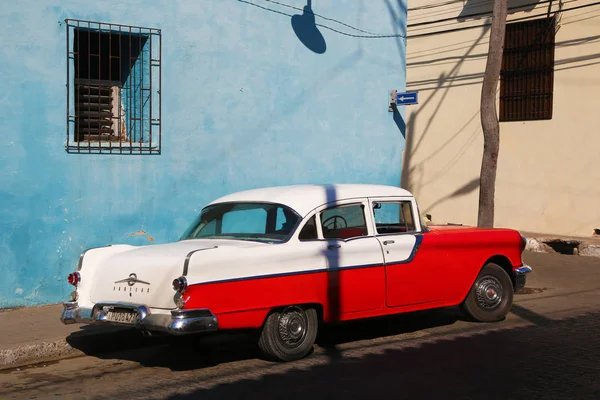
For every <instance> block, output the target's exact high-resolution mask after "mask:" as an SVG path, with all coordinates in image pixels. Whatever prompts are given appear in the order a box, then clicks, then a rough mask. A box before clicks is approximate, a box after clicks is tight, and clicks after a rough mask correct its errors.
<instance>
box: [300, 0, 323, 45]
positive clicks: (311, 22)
mask: <svg viewBox="0 0 600 400" xmlns="http://www.w3.org/2000/svg"><path fill="white" fill-rule="evenodd" d="M292 29H294V33H295V34H296V36H297V37H298V40H300V41H301V42H302V44H303V45H304V46H306V48H307V49H309V50H311V51H313V52H315V53H317V54H323V53H325V50H327V44H326V43H325V38H324V37H323V35H322V34H321V32H320V31H319V29H318V28H317V25H316V23H315V13H314V12H313V10H312V0H307V1H306V6H305V7H304V10H303V12H302V15H299V14H296V15H294V16H292Z"/></svg>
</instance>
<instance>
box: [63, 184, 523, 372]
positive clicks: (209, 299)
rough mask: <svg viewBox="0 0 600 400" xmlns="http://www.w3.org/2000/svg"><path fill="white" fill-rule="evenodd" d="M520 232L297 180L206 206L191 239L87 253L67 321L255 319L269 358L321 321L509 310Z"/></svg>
mask: <svg viewBox="0 0 600 400" xmlns="http://www.w3.org/2000/svg"><path fill="white" fill-rule="evenodd" d="M524 249H525V238H524V237H523V236H521V234H520V233H519V232H518V231H515V230H511V229H478V228H473V227H462V226H436V227H429V228H428V227H426V226H424V225H423V224H422V223H421V221H420V218H419V209H418V206H417V203H416V202H415V199H414V197H413V196H412V195H411V193H409V192H408V191H406V190H403V189H400V188H396V187H390V186H378V185H352V184H341V185H296V186H284V187H271V188H263V189H255V190H249V191H243V192H239V193H234V194H231V195H228V196H225V197H222V198H220V199H218V200H215V201H213V202H212V203H210V204H209V205H207V206H206V207H205V208H204V209H203V210H202V212H201V213H200V215H199V216H198V217H197V218H196V220H195V221H193V223H192V224H191V226H190V227H189V229H188V230H187V231H186V232H185V233H184V235H183V236H182V237H181V239H180V240H179V241H177V242H174V243H167V244H155V245H148V246H141V247H137V246H131V245H123V244H120V245H110V246H106V247H101V248H93V249H89V250H87V251H85V252H84V253H83V254H82V255H81V256H80V259H79V266H78V269H77V271H76V272H73V273H72V274H70V275H69V282H70V283H71V284H72V285H74V286H75V291H74V292H73V293H72V294H71V301H69V302H66V303H64V310H63V312H62V315H61V320H62V322H63V323H65V324H70V323H76V322H77V323H106V324H121V325H131V326H134V327H136V328H138V329H140V330H143V331H146V332H164V333H168V334H172V335H183V334H191V333H201V332H214V331H217V330H219V331H221V330H223V331H224V330H235V329H248V328H250V329H253V328H255V329H257V330H259V332H260V339H259V343H258V344H259V347H260V349H261V350H262V351H263V352H264V353H265V355H266V356H268V357H269V358H272V359H275V360H281V361H289V360H294V359H299V358H302V357H305V356H306V355H307V354H309V352H310V351H311V349H312V347H313V344H314V341H315V338H316V335H317V327H318V325H319V322H325V323H327V322H332V321H348V320H354V319H359V318H369V317H376V316H382V315H389V314H398V313H404V312H410V311H417V310H424V309H432V308H439V307H448V306H456V305H460V306H461V308H462V310H463V311H464V312H465V313H466V314H467V315H468V316H470V317H471V318H473V319H475V320H478V321H490V322H491V321H498V320H501V319H503V318H504V316H505V315H506V314H507V313H508V312H509V310H510V308H511V305H512V302H513V292H514V291H515V290H516V289H519V288H521V287H523V286H524V285H525V277H526V274H527V273H528V272H530V271H531V268H530V267H528V266H526V265H524V264H523V261H522V259H521V255H522V252H523V250H524Z"/></svg>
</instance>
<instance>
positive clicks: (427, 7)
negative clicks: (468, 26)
mask: <svg viewBox="0 0 600 400" xmlns="http://www.w3.org/2000/svg"><path fill="white" fill-rule="evenodd" d="M492 1H493V0H481V1H476V2H473V3H472V4H483V3H491V2H492ZM464 2H465V0H450V1H444V2H441V3H434V4H427V5H425V6H418V7H413V8H409V9H408V11H420V10H430V9H432V8H437V7H443V6H448V5H450V4H456V3H464Z"/></svg>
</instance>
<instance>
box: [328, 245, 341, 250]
mask: <svg viewBox="0 0 600 400" xmlns="http://www.w3.org/2000/svg"><path fill="white" fill-rule="evenodd" d="M340 247H342V246H341V245H339V244H330V245H329V246H327V248H328V249H329V250H333V249H339V248H340Z"/></svg>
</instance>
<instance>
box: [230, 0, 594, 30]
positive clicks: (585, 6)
mask: <svg viewBox="0 0 600 400" xmlns="http://www.w3.org/2000/svg"><path fill="white" fill-rule="evenodd" d="M237 1H239V2H241V3H246V4H249V5H252V6H255V7H258V8H261V9H263V10H267V11H271V12H274V13H277V14H281V15H286V16H288V17H291V16H292V14H288V13H284V12H282V11H278V10H273V9H271V8H268V7H264V6H261V5H259V4H256V3H252V2H250V1H247V0H237ZM265 1H268V2H270V3H274V4H279V5H282V6H286V7H289V8H294V9H297V10H301V9H300V8H299V7H294V6H291V5H288V4H285V3H281V2H278V1H276V0H265ZM457 1H462V0H457ZM574 1H575V0H571V1H570V2H574ZM550 2H552V0H545V1H543V2H539V3H532V4H546V3H550ZM532 4H529V5H532ZM597 5H600V1H597V2H594V3H589V4H584V5H581V6H575V7H571V8H567V9H562V10H559V11H554V12H553V13H554V14H556V13H557V12H560V13H564V12H567V11H574V10H579V9H582V8H587V7H593V6H597ZM527 6H528V5H522V6H518V7H512V8H509V10H515V9H519V8H523V7H527ZM302 11H303V10H302ZM489 14H490V13H489V12H487V13H480V14H471V15H465V16H464V18H469V17H475V16H483V15H489ZM314 15H315V16H319V17H320V18H323V19H327V20H329V21H334V22H337V23H340V24H342V25H345V26H347V27H350V28H351V29H354V30H357V31H361V32H363V33H368V34H367V35H357V34H352V33H348V32H343V31H340V30H338V29H334V28H332V27H330V26H327V25H322V24H315V25H316V26H320V27H322V28H324V29H328V30H330V31H333V32H335V33H339V34H340V35H343V36H349V37H355V38H362V39H386V38H403V39H414V38H419V37H426V36H433V35H441V34H444V33H452V32H459V31H464V30H468V29H477V28H481V27H483V26H489V25H491V23H489V22H488V23H484V24H480V25H474V26H466V27H460V28H454V29H445V30H441V31H435V32H427V33H420V34H416V35H403V34H387V35H384V34H372V33H369V32H367V31H362V30H361V29H359V28H356V27H353V26H351V25H348V24H345V23H343V22H340V21H338V20H334V19H332V18H325V17H322V16H320V15H318V14H314ZM543 15H545V14H536V15H531V16H527V17H523V18H516V19H512V20H510V21H509V22H518V21H525V20H530V19H535V18H537V17H540V16H543ZM455 19H456V18H450V19H446V20H448V21H449V20H455ZM443 21H444V20H437V21H431V22H423V23H419V24H413V25H407V27H413V26H417V25H418V26H423V25H431V24H436V23H440V22H443Z"/></svg>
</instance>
